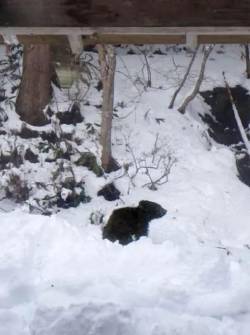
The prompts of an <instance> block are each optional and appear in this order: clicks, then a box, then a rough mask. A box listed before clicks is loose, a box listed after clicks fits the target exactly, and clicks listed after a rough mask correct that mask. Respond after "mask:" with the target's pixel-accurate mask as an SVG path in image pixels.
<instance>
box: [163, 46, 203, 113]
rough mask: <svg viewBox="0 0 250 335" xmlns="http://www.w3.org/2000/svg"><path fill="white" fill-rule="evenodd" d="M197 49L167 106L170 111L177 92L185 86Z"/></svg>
mask: <svg viewBox="0 0 250 335" xmlns="http://www.w3.org/2000/svg"><path fill="white" fill-rule="evenodd" d="M198 49H199V46H197V47H196V49H195V51H194V53H193V56H192V58H191V60H190V63H189V65H188V68H187V71H186V73H185V75H184V77H183V79H182V81H181V83H180V86H179V87H178V88H177V90H176V91H175V92H174V95H173V97H172V99H171V102H170V104H169V106H168V108H169V109H172V108H173V107H174V102H175V99H176V97H177V95H178V94H179V92H180V91H181V89H182V87H183V86H184V84H185V82H186V80H187V78H188V76H189V73H190V70H191V68H192V65H193V63H194V60H195V57H196V55H197V52H198Z"/></svg>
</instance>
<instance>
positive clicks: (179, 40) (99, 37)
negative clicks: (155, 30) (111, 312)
mask: <svg viewBox="0 0 250 335" xmlns="http://www.w3.org/2000/svg"><path fill="white" fill-rule="evenodd" d="M185 42H186V38H185V35H156V34H149V35H145V34H143V35H136V34H133V35H125V34H113V35H112V34H94V35H92V36H84V37H83V43H84V44H85V45H93V44H97V43H104V44H185Z"/></svg>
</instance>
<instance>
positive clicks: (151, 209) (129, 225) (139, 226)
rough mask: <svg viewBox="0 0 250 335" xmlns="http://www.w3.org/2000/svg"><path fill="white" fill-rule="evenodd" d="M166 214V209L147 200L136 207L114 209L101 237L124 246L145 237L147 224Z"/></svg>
mask: <svg viewBox="0 0 250 335" xmlns="http://www.w3.org/2000/svg"><path fill="white" fill-rule="evenodd" d="M166 213H167V211H166V209H164V208H163V207H161V206H160V205H159V204H157V203H155V202H151V201H147V200H142V201H140V202H139V205H138V206H137V207H124V208H119V209H116V210H114V212H113V213H112V214H111V216H110V218H109V220H108V222H107V224H106V225H105V227H104V228H103V235H102V237H103V238H104V239H108V240H110V241H112V242H114V241H117V240H118V241H119V243H120V244H122V245H126V244H128V243H130V242H132V241H134V240H138V239H139V238H140V237H141V236H147V234H148V224H149V222H150V221H151V220H153V219H156V218H160V217H162V216H163V215H165V214H166Z"/></svg>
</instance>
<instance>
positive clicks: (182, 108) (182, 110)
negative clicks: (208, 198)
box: [178, 45, 213, 114]
mask: <svg viewBox="0 0 250 335" xmlns="http://www.w3.org/2000/svg"><path fill="white" fill-rule="evenodd" d="M212 50H213V46H212V45H210V46H209V47H208V48H206V49H205V50H204V55H203V59H202V63H201V69H200V73H199V77H198V79H197V81H196V84H195V87H194V89H193V91H192V93H191V94H190V95H189V96H187V97H186V99H185V100H184V102H183V103H182V105H181V106H180V107H179V108H178V111H179V112H180V113H182V114H184V113H185V110H186V108H187V106H188V104H189V103H190V102H191V101H192V100H193V99H194V98H195V97H196V95H197V93H198V92H199V89H200V86H201V83H202V81H203V78H204V73H205V68H206V63H207V59H208V57H209V55H210V53H211V51H212Z"/></svg>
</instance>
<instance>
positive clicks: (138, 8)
mask: <svg viewBox="0 0 250 335" xmlns="http://www.w3.org/2000/svg"><path fill="white" fill-rule="evenodd" d="M0 26H5V27H18V26H20V27H34V26H36V27H97V26H100V27H110V26H114V27H133V26H141V27H161V26H163V27H176V26H177V27H189V26H193V27H198V26H214V27H219V26H227V27H233V26H234V27H237V26H244V27H248V26H250V1H249V0H237V1H236V0H154V1H152V0H124V1H118V0H1V2H0Z"/></svg>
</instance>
